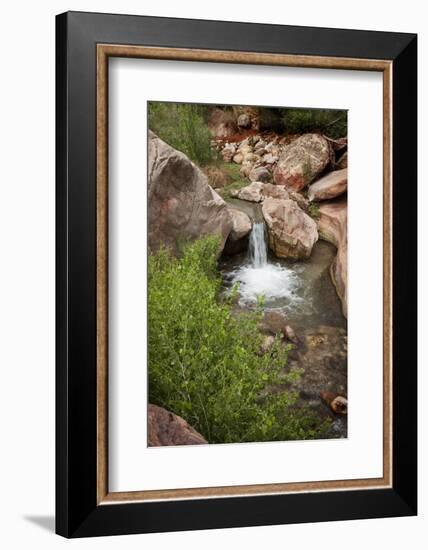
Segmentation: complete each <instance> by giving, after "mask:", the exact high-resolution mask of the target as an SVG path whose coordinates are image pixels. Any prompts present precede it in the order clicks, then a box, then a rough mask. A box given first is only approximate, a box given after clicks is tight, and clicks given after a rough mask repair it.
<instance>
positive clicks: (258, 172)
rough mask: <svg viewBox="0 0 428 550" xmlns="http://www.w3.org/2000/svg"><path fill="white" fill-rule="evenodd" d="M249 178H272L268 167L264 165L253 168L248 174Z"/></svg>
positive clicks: (251, 179) (253, 179) (265, 179)
mask: <svg viewBox="0 0 428 550" xmlns="http://www.w3.org/2000/svg"><path fill="white" fill-rule="evenodd" d="M248 178H249V180H250V181H263V182H265V181H270V179H271V178H272V176H271V173H270V172H269V170H268V169H267V168H265V167H264V166H256V167H254V168H252V169H251V171H250V173H249V174H248Z"/></svg>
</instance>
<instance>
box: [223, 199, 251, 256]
mask: <svg viewBox="0 0 428 550" xmlns="http://www.w3.org/2000/svg"><path fill="white" fill-rule="evenodd" d="M228 209H229V214H230V216H231V218H232V231H231V232H230V233H229V236H228V238H227V241H226V244H225V246H224V253H225V254H229V255H230V254H237V253H239V252H242V251H244V250H246V249H247V247H248V238H247V237H248V235H249V233H250V231H251V220H250V217H249V216H248V215H247V214H246V213H245V212H243V211H242V210H238V209H237V208H232V207H231V206H228Z"/></svg>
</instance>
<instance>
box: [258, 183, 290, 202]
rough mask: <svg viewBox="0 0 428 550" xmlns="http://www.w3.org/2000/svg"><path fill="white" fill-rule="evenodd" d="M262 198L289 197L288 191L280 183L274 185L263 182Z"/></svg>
mask: <svg viewBox="0 0 428 550" xmlns="http://www.w3.org/2000/svg"><path fill="white" fill-rule="evenodd" d="M262 195H263V198H267V197H270V198H272V199H285V200H286V199H289V198H290V196H289V193H288V191H287V190H286V189H285V187H283V186H282V185H274V184H273V183H265V184H264V185H263V187H262Z"/></svg>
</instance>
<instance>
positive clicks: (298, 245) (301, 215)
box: [262, 198, 318, 260]
mask: <svg viewBox="0 0 428 550" xmlns="http://www.w3.org/2000/svg"><path fill="white" fill-rule="evenodd" d="M262 211H263V216H264V218H265V220H266V224H267V227H268V234H269V248H270V249H271V250H272V251H273V252H274V254H275V255H276V256H277V257H278V258H293V259H296V260H297V259H305V258H309V256H310V255H311V252H312V247H313V246H314V244H315V243H316V242H317V240H318V231H317V224H316V223H315V221H314V220H313V219H312V218H311V217H310V216H308V215H307V214H305V212H303V210H302V209H301V208H300V207H299V206H298V204H297V203H296V202H295V201H292V200H284V199H272V198H267V199H265V201H264V202H263V206H262Z"/></svg>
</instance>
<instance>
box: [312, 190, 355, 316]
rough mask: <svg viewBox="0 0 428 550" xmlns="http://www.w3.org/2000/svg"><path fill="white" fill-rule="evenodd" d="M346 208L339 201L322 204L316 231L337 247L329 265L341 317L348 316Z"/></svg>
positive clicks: (345, 202) (342, 200)
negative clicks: (340, 303) (340, 306)
mask: <svg viewBox="0 0 428 550" xmlns="http://www.w3.org/2000/svg"><path fill="white" fill-rule="evenodd" d="M347 213H348V207H347V201H346V200H345V199H341V200H338V201H335V202H331V203H327V202H326V203H323V204H321V205H320V208H319V218H318V231H319V234H320V237H321V238H323V239H325V240H326V241H328V242H331V243H333V244H334V245H335V246H336V247H337V255H336V258H335V259H334V261H333V263H332V265H331V277H332V280H333V283H334V286H335V287H336V291H337V294H338V295H339V298H340V300H341V302H342V311H343V315H344V316H345V317H347V314H348V299H347V282H348V232H347V223H348V214H347Z"/></svg>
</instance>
